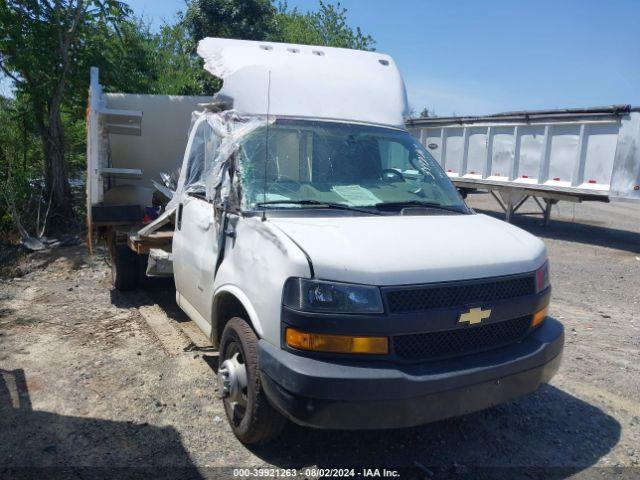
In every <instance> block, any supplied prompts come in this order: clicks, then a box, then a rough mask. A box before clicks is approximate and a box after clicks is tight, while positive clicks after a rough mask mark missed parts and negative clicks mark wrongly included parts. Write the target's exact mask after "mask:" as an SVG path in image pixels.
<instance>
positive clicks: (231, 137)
mask: <svg viewBox="0 0 640 480" xmlns="http://www.w3.org/2000/svg"><path fill="white" fill-rule="evenodd" d="M266 123H267V120H266V118H260V117H244V116H242V115H239V114H238V113H237V112H236V111H234V110H227V111H223V112H215V113H214V112H211V111H205V112H194V114H193V119H192V126H191V130H193V129H194V128H195V129H196V130H195V132H194V134H193V136H192V138H191V141H190V143H189V145H188V147H187V148H188V152H189V153H188V156H187V158H186V159H185V161H184V165H183V168H182V171H181V174H180V179H179V180H178V187H177V189H176V193H175V195H174V197H173V198H172V199H171V201H170V202H169V204H168V205H167V210H169V209H170V208H172V207H174V206H175V205H177V204H178V203H179V202H180V201H181V200H182V199H183V198H184V196H185V195H186V194H188V193H200V194H202V195H204V198H205V199H206V200H213V201H216V202H219V201H227V200H228V198H229V191H230V188H231V175H230V172H231V168H232V165H231V163H232V162H230V159H231V158H232V156H233V155H234V153H235V152H236V151H237V150H238V148H239V144H240V140H241V139H242V138H243V137H245V136H246V135H248V134H249V133H251V132H252V131H254V130H255V129H256V128H259V127H261V126H263V125H266Z"/></svg>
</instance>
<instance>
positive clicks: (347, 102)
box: [198, 38, 409, 128]
mask: <svg viewBox="0 0 640 480" xmlns="http://www.w3.org/2000/svg"><path fill="white" fill-rule="evenodd" d="M198 54H199V55H200V56H201V57H202V58H203V59H204V61H205V64H204V67H205V69H206V70H207V71H209V72H210V73H212V74H213V75H215V76H216V77H219V78H222V79H223V81H224V84H223V87H222V89H221V90H220V92H219V93H218V96H219V98H221V99H225V100H227V101H230V102H233V108H234V109H236V110H237V111H239V112H241V113H243V114H256V115H265V114H266V113H267V112H268V113H269V114H270V115H274V116H284V117H309V118H323V119H333V120H340V121H353V122H366V123H373V124H382V125H391V126H395V127H399V128H404V121H405V118H406V117H407V116H408V114H409V107H408V103H407V95H406V91H405V86H404V82H403V80H402V77H401V75H400V72H399V71H398V68H397V66H396V64H395V62H394V61H393V59H392V58H391V57H390V56H388V55H384V54H381V53H377V52H365V51H354V50H347V49H343V48H331V47H315V46H309V45H292V44H286V43H273V42H252V41H242V40H228V39H223V38H205V39H204V40H201V41H200V43H199V44H198Z"/></svg>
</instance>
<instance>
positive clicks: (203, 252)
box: [173, 119, 218, 328]
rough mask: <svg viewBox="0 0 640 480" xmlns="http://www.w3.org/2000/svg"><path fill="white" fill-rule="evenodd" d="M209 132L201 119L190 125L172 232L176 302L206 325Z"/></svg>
mask: <svg viewBox="0 0 640 480" xmlns="http://www.w3.org/2000/svg"><path fill="white" fill-rule="evenodd" d="M213 135H214V133H213V130H212V129H211V127H210V126H209V124H208V123H207V121H206V120H205V119H203V120H202V121H200V123H199V124H197V125H196V127H195V128H194V132H193V135H192V138H191V139H190V141H189V146H188V147H187V148H188V152H189V153H188V158H187V163H186V165H185V167H186V172H185V185H184V189H185V191H186V194H185V195H184V196H183V198H181V199H180V203H179V204H178V208H177V211H176V229H175V233H174V236H173V258H174V260H173V264H174V277H175V283H176V289H177V291H178V292H179V294H180V297H179V302H180V306H181V307H183V309H184V310H186V311H187V313H189V314H190V316H193V310H195V311H196V312H197V314H198V316H199V317H200V318H198V319H197V320H198V321H200V322H202V321H204V322H206V324H207V328H208V326H209V325H210V322H211V320H210V319H211V314H210V313H211V305H209V303H210V298H211V290H212V289H213V280H214V270H215V265H216V260H217V257H218V224H217V222H216V221H215V216H214V205H213V202H212V201H211V200H208V199H207V197H206V195H205V187H204V185H205V180H206V179H205V178H203V177H204V171H205V157H206V156H209V157H208V158H209V160H210V161H209V162H206V164H208V165H210V164H211V159H213V155H214V153H215V152H214V151H213V150H214V138H213ZM193 320H196V318H193ZM200 322H197V323H200ZM202 327H203V326H201V328H202Z"/></svg>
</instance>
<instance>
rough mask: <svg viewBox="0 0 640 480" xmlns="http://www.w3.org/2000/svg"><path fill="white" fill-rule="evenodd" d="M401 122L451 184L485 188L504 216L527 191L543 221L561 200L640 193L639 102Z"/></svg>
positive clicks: (630, 197) (632, 197)
mask: <svg viewBox="0 0 640 480" xmlns="http://www.w3.org/2000/svg"><path fill="white" fill-rule="evenodd" d="M407 128H408V129H409V131H411V133H412V134H413V135H414V136H415V137H416V138H418V139H420V142H421V143H422V144H423V145H424V146H425V148H427V150H428V151H429V153H430V154H431V155H432V156H433V158H434V159H435V160H436V161H437V162H438V163H439V164H440V166H442V168H443V169H444V170H445V171H446V173H447V175H448V176H449V178H451V180H452V182H453V183H454V185H456V186H457V187H458V188H460V189H461V190H463V191H467V190H473V189H482V190H488V191H490V192H491V193H492V194H493V195H494V197H495V198H496V200H497V201H498V203H499V204H500V206H501V207H502V208H503V209H504V211H505V212H506V218H507V221H509V220H511V216H512V215H513V214H514V213H515V212H516V211H517V210H518V208H519V207H520V206H521V205H522V204H523V203H524V202H525V201H526V200H527V199H528V198H529V197H532V198H534V199H535V200H536V202H537V203H538V205H539V206H540V208H541V209H542V211H543V213H544V222H545V224H546V223H547V221H548V219H549V215H550V212H551V206H552V205H553V204H554V203H556V202H558V201H560V200H566V201H571V202H582V201H601V202H609V201H640V108H638V107H631V106H630V105H614V106H610V107H593V108H580V109H564V110H538V111H522V112H510V113H502V114H496V115H487V116H475V117H474V116H468V117H432V118H419V119H412V120H409V121H408V122H407ZM539 199H541V200H543V201H544V202H545V205H544V206H543V205H542V204H541V203H540V201H539Z"/></svg>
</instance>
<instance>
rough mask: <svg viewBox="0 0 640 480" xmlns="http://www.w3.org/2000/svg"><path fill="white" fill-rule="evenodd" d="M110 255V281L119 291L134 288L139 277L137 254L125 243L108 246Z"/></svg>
mask: <svg viewBox="0 0 640 480" xmlns="http://www.w3.org/2000/svg"><path fill="white" fill-rule="evenodd" d="M109 253H110V256H111V283H113V286H114V287H116V288H117V289H118V290H120V291H121V292H127V291H129V290H135V289H136V287H137V286H138V279H139V268H140V267H139V261H140V259H139V258H138V255H137V254H136V253H135V252H134V251H132V250H131V249H130V248H129V247H128V246H126V245H114V244H113V243H111V244H110V246H109Z"/></svg>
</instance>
